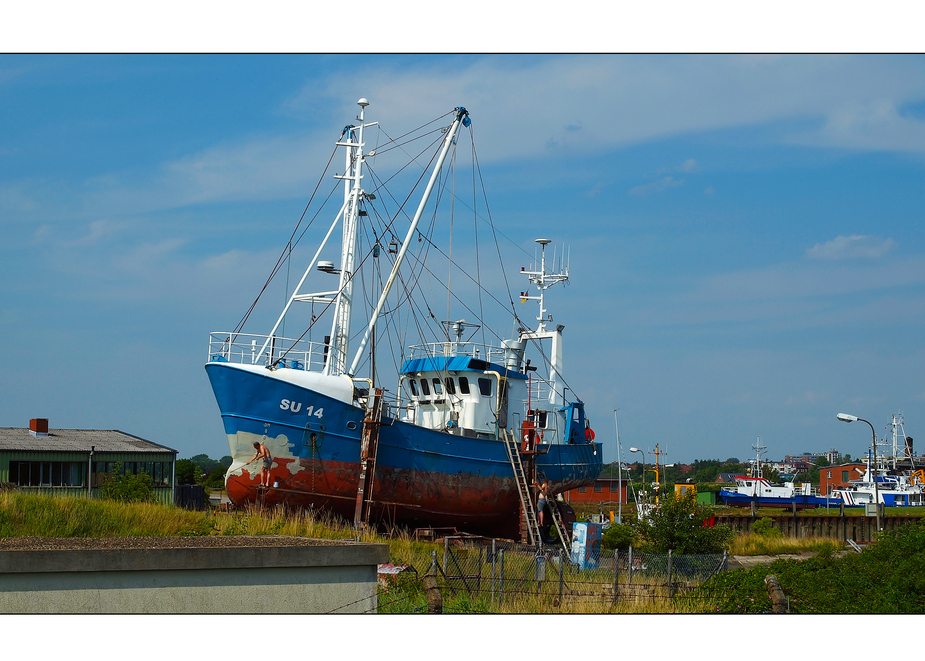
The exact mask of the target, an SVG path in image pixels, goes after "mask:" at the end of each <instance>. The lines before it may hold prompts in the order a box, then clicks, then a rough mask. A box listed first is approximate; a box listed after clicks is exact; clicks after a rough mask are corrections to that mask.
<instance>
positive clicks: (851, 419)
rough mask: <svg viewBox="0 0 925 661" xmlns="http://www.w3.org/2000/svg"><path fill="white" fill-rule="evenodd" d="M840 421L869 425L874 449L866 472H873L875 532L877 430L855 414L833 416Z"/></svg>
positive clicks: (877, 492) (878, 522)
mask: <svg viewBox="0 0 925 661" xmlns="http://www.w3.org/2000/svg"><path fill="white" fill-rule="evenodd" d="M835 417H836V418H838V419H839V420H841V421H842V422H855V421H858V420H860V421H861V422H866V423H867V426H868V427H870V433H871V438H872V440H871V448H872V449H873V451H874V456H873V466H872V467H871V466H868V472H870V471H871V470H873V472H874V502H875V503H876V504H877V532H880V488H879V486H878V484H877V432H876V431H874V426H873V425H872V424H870V422H869V421H867V420H865V419H864V418H859V417H857V416H856V415H848V414H847V413H839V414H838V415H836V416H835Z"/></svg>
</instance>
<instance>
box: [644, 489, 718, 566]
mask: <svg viewBox="0 0 925 661" xmlns="http://www.w3.org/2000/svg"><path fill="white" fill-rule="evenodd" d="M711 514H712V508H710V507H709V506H708V505H703V504H701V503H698V502H697V499H696V496H695V495H694V494H693V493H687V494H684V495H682V496H680V497H678V496H676V495H675V494H674V493H671V492H669V493H667V494H665V495H664V496H662V497H661V502H660V503H659V506H658V507H656V508H655V509H654V510H653V511H652V513H651V514H650V515H649V516H647V517H645V518H642V519H639V520H637V522H636V531H637V532H638V533H639V536H640V537H641V538H642V542H643V543H642V545H641V550H643V551H646V552H648V553H667V552H668V551H669V550H671V551H674V552H675V553H683V554H690V555H706V554H712V553H722V552H723V550H724V549H725V548H726V546H727V545H728V544H729V543H730V542H731V541H732V539H733V538H734V537H735V533H733V532H732V530H731V529H730V528H729V527H728V526H723V525H719V526H715V527H713V528H710V527H707V526H705V525H704V524H705V522H706V521H707V519H709V518H710V515H711Z"/></svg>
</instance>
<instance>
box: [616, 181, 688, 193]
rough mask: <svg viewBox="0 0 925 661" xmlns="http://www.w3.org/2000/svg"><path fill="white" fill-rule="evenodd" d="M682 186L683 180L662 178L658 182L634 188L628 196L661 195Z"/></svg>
mask: <svg viewBox="0 0 925 661" xmlns="http://www.w3.org/2000/svg"><path fill="white" fill-rule="evenodd" d="M683 184H684V180H683V179H675V178H674V177H662V178H661V179H659V180H658V181H653V182H652V183H651V184H644V185H642V186H634V187H633V188H631V189H630V190H629V194H630V195H648V194H649V193H661V192H662V191H666V190H669V189H671V188H677V187H678V186H682V185H683Z"/></svg>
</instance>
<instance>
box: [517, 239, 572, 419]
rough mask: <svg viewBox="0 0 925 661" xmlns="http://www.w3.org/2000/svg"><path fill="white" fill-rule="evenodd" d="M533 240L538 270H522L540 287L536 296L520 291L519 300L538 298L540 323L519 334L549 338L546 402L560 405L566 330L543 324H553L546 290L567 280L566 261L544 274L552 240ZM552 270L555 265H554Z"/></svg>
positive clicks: (540, 338) (561, 327)
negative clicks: (538, 249) (537, 247)
mask: <svg viewBox="0 0 925 661" xmlns="http://www.w3.org/2000/svg"><path fill="white" fill-rule="evenodd" d="M536 242H537V243H538V244H540V246H541V251H542V254H541V256H540V270H539V271H526V270H525V271H522V273H523V274H524V275H526V276H527V277H528V278H529V279H530V282H532V283H533V284H534V285H536V288H537V289H538V290H539V296H530V295H529V294H528V293H527V292H521V294H520V299H521V301H522V302H523V301H539V308H540V309H539V313H540V314H539V316H538V317H537V321H538V322H539V323H538V325H537V327H536V330H535V331H523V332H521V334H520V339H521V340H543V339H550V340H552V348H551V352H550V353H551V356H550V357H549V362H550V366H549V403H550V404H553V405H555V406H562V405H563V404H564V403H565V396H564V393H563V392H561V390H560V388H559V378H560V374H561V373H562V331H563V330H564V329H565V326H563V325H561V324H559V325H557V326H556V327H555V329H554V330H547V329H546V324H547V322H548V323H552V315H547V314H546V307H545V292H546V290H547V289H549V288H550V287H552V286H553V285H555V284H557V283H559V282H567V281H568V264H565V263H564V261H565V260H564V259H563V269H564V270H563V271H562V272H560V273H547V272H546V246H547V245H549V244H550V243H552V242H551V241H550V240H549V239H536ZM553 268H554V269H555V265H553Z"/></svg>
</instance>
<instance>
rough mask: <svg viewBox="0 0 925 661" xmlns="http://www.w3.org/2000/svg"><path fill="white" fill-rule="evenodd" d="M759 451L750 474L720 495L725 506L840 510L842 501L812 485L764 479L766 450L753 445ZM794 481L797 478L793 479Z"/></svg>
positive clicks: (739, 478) (742, 477)
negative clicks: (824, 494)
mask: <svg viewBox="0 0 925 661" xmlns="http://www.w3.org/2000/svg"><path fill="white" fill-rule="evenodd" d="M753 449H754V450H756V451H757V456H756V458H755V459H754V460H753V461H752V462H751V463H752V468H751V474H750V475H736V476H735V482H736V485H735V487H723V488H722V489H720V492H719V499H720V501H722V503H723V504H724V505H729V506H732V507H750V506H751V505H753V504H754V505H755V507H785V508H788V509H789V508H792V507H793V506H796V507H797V508H798V509H812V508H816V507H838V506H839V505H840V504H841V502H842V501H841V499H840V498H838V497H831V496H830V497H826V496H821V495H819V492H818V490H817V489H815V488H813V486H812V485H811V484H809V483H805V484H799V485H798V484H796V483H795V482H794V481H793V480H791V481H790V482H785V483H783V484H771V482H770V481H769V480H768V479H767V478H765V477H764V476H763V474H762V469H761V454H762V451H763V450H764V449H765V448H764V446H762V445H761V444H760V440H759V443H758V444H757V445H755V446H753ZM794 479H795V478H794Z"/></svg>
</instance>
